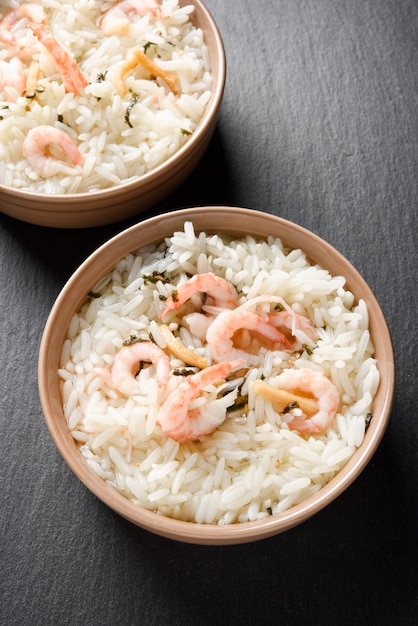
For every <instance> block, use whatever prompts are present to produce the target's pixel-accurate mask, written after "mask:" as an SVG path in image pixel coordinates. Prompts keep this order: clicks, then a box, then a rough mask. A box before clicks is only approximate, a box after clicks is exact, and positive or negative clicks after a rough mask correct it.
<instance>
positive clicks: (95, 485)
mask: <svg viewBox="0 0 418 626" xmlns="http://www.w3.org/2000/svg"><path fill="white" fill-rule="evenodd" d="M188 220H189V221H192V222H193V224H194V228H195V231H196V232H199V231H205V232H215V233H216V232H219V230H221V231H222V232H224V233H229V234H231V235H233V236H237V237H239V236H243V235H245V234H246V233H250V234H251V235H254V236H258V237H262V238H266V237H267V235H270V234H272V235H274V236H277V237H280V238H281V240H282V241H283V243H285V244H286V245H287V246H289V247H290V248H301V249H302V250H303V251H304V252H305V253H306V255H307V256H308V258H310V259H311V261H314V262H316V263H319V264H320V265H321V266H322V267H323V268H325V269H327V270H328V271H329V272H330V273H331V274H332V275H343V276H345V277H346V280H347V283H346V287H347V289H349V290H350V291H352V293H353V294H354V296H355V299H356V301H358V299H359V298H362V299H364V300H365V301H366V303H367V306H368V310H369V317H370V332H371V337H372V340H373V342H374V346H375V357H376V359H377V365H378V369H379V371H380V376H381V382H380V386H379V388H378V391H377V394H376V396H375V400H374V406H373V419H372V420H371V423H370V426H369V428H368V430H367V432H366V434H365V438H364V441H363V443H362V445H361V446H360V447H359V448H358V449H357V451H356V452H355V453H354V455H353V456H352V457H351V459H350V460H349V461H348V463H347V464H346V465H345V467H344V468H343V469H342V470H341V471H340V472H339V473H338V474H337V475H336V476H335V477H334V478H333V479H332V480H331V481H330V482H329V483H328V484H327V485H326V486H324V487H323V488H322V489H321V490H319V491H318V492H317V493H316V495H313V496H311V497H309V498H307V499H306V500H304V501H303V502H302V503H301V504H298V505H295V506H293V507H292V508H290V509H288V510H287V511H285V512H283V513H281V514H278V515H276V516H270V517H268V518H267V519H263V520H259V521H254V522H244V523H235V524H230V525H223V526H221V525H207V524H196V523H190V522H184V521H178V520H174V519H169V518H166V517H163V516H160V515H158V516H157V515H156V514H154V513H152V512H150V511H147V510H145V509H144V508H142V507H140V506H138V505H136V504H134V503H133V502H131V501H129V500H128V499H126V498H125V497H124V496H122V495H120V494H119V493H118V492H116V490H114V489H113V488H111V487H109V486H107V485H106V484H105V483H104V481H103V480H102V479H101V478H99V477H98V476H97V475H96V474H95V473H93V472H92V471H91V470H90V468H89V467H88V466H87V464H86V462H85V460H84V458H83V457H82V455H81V453H80V452H79V449H78V448H77V446H76V444H75V442H74V440H73V439H72V437H71V435H70V432H69V430H68V427H67V424H66V421H65V418H64V414H63V407H62V400H61V396H60V390H59V382H58V376H57V368H58V366H59V357H60V351H61V346H62V344H63V341H64V338H65V335H66V333H67V329H68V327H69V324H70V320H71V318H72V316H73V313H74V312H75V311H76V310H77V309H78V308H79V306H80V305H81V303H82V301H83V300H84V299H85V297H86V294H87V293H88V292H89V291H90V290H91V289H92V287H93V286H94V285H95V284H96V283H97V282H98V280H99V279H100V278H101V277H102V276H103V275H105V274H106V273H107V272H108V271H109V270H111V268H113V267H114V266H115V265H116V263H117V262H118V261H119V260H120V259H122V258H123V257H124V256H125V255H126V254H128V253H130V252H133V251H135V250H136V249H138V248H141V247H142V246H144V245H145V244H150V243H157V242H161V241H162V240H163V238H164V237H166V236H170V235H172V234H173V233H174V232H175V231H177V230H181V229H182V228H183V224H184V222H185V221H188ZM220 225H221V226H220ZM394 377H395V371H394V355H393V349H392V344H391V338H390V334H389V330H388V327H387V324H386V321H385V318H384V315H383V313H382V311H381V309H380V306H379V304H378V302H377V300H376V298H375V296H374V295H373V293H372V291H371V289H370V288H369V286H368V285H367V284H366V282H365V281H364V279H363V278H362V277H361V275H360V274H359V273H358V272H357V270H356V269H355V268H354V267H353V266H352V265H351V264H350V263H349V261H348V260H347V259H345V258H344V257H343V256H342V255H341V254H340V253H339V252H338V251H337V250H336V249H334V248H333V247H332V246H331V245H329V244H328V243H326V242H325V241H324V240H322V239H321V238H320V237H318V236H317V235H315V234H313V233H311V232H309V231H308V230H306V229H304V228H302V227H300V226H298V225H296V224H294V223H292V222H289V221H286V220H284V219H281V218H279V217H275V216H272V215H270V214H267V213H263V212H259V211H255V210H250V209H241V208H231V207H197V208H191V209H182V210H179V211H174V212H172V213H167V214H164V215H160V216H156V217H153V218H151V219H147V220H145V221H143V222H140V223H138V224H136V225H135V226H132V227H130V228H129V229H127V230H125V231H123V232H122V233H120V234H119V235H117V236H115V237H113V238H112V239H111V240H110V241H108V242H107V243H105V244H104V245H102V246H101V247H100V248H99V249H98V250H97V251H96V252H94V253H93V254H92V255H91V256H90V257H89V258H88V259H87V260H86V261H85V262H84V263H83V264H82V265H81V266H80V267H79V269H78V270H77V271H76V272H75V273H74V274H73V276H72V277H71V278H70V280H69V281H68V282H67V284H66V285H65V286H64V288H63V290H62V291H61V293H60V295H59V296H58V298H57V300H56V302H55V304H54V306H53V308H52V311H51V313H50V316H49V318H48V321H47V324H46V327H45V330H44V334H43V337H42V342H41V349H40V356H39V390H40V398H41V403H42V408H43V412H44V416H45V420H46V423H47V426H48V428H49V431H50V434H51V436H52V438H53V440H54V442H55V444H56V446H57V448H58V450H59V451H60V453H61V454H62V456H63V458H64V460H65V461H66V462H67V464H68V465H69V467H70V468H71V469H72V471H73V472H74V473H75V474H76V476H78V478H79V479H80V480H81V481H82V482H83V483H84V485H85V486H87V487H88V489H90V490H91V491H92V492H93V493H94V494H95V495H96V496H97V497H98V498H100V499H101V500H102V501H103V502H104V503H106V504H107V505H108V506H109V507H110V508H111V509H113V510H114V511H116V512H117V513H118V514H120V515H121V516H122V517H124V518H126V519H127V520H129V521H130V522H132V523H133V524H136V525H137V526H139V527H141V528H143V529H146V530H148V531H151V532H153V533H155V534H157V535H161V536H164V537H167V538H170V539H175V540H179V541H182V542H188V543H196V544H212V545H222V544H238V543H244V542H250V541H255V540H259V539H264V538H266V537H270V536H272V535H276V534H278V533H281V532H283V531H286V530H288V529H290V528H292V527H294V526H296V525H297V524H300V523H301V522H304V521H305V520H307V519H308V518H309V517H311V516H313V515H314V514H315V513H317V512H318V511H320V510H321V509H323V508H324V507H326V506H327V505H328V504H329V503H330V502H332V501H333V500H334V499H335V498H337V497H338V496H339V495H340V494H341V493H342V492H343V491H344V490H345V489H347V487H348V486H349V485H350V484H351V483H352V482H353V481H354V480H355V479H356V478H357V477H358V476H359V474H360V473H361V472H362V470H363V469H364V468H365V466H366V465H367V463H368V462H369V461H370V459H371V457H372V456H373V454H374V452H375V451H376V448H377V447H378V445H379V442H380V441H381V439H382V436H383V434H384V431H385V429H386V426H387V423H388V420H389V416H390V410H391V405H392V399H393V391H394Z"/></svg>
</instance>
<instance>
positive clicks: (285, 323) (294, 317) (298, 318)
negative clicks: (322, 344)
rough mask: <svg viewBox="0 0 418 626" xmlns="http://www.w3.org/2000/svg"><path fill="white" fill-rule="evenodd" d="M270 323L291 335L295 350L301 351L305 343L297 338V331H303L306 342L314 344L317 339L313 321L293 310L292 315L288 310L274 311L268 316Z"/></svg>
mask: <svg viewBox="0 0 418 626" xmlns="http://www.w3.org/2000/svg"><path fill="white" fill-rule="evenodd" d="M268 321H269V323H270V324H272V325H273V326H275V327H276V328H279V329H281V330H282V331H283V332H285V331H287V332H288V334H289V335H291V337H292V346H293V349H294V350H299V349H300V348H301V347H302V343H304V342H302V341H300V340H299V339H298V338H297V337H296V335H295V333H296V331H301V332H302V333H303V334H304V335H305V336H306V340H307V341H310V342H312V343H314V342H315V341H316V339H317V334H316V329H315V324H314V323H313V322H312V320H310V319H309V317H306V316H305V315H300V313H296V312H295V311H293V310H292V312H291V313H290V312H289V311H287V310H285V311H274V312H273V313H270V314H269V315H268ZM285 334H286V333H285Z"/></svg>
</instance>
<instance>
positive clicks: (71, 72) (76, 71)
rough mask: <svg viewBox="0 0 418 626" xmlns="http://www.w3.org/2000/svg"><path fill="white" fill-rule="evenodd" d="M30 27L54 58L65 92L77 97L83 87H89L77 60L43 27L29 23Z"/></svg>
mask: <svg viewBox="0 0 418 626" xmlns="http://www.w3.org/2000/svg"><path fill="white" fill-rule="evenodd" d="M28 27H29V28H30V29H31V31H32V32H33V33H34V35H36V37H37V38H38V39H39V41H40V42H41V44H42V45H43V46H44V47H45V48H46V49H47V50H48V52H49V53H50V54H51V55H52V57H53V58H54V61H55V64H56V66H57V70H58V71H59V73H60V74H61V78H62V82H63V84H64V88H65V91H66V92H67V93H73V94H74V95H77V94H78V93H79V91H80V89H81V88H82V87H86V86H87V85H88V80H87V78H86V77H85V76H84V74H83V72H82V71H81V69H80V68H79V66H78V65H77V63H76V62H75V60H74V59H73V58H72V57H71V56H70V54H69V53H68V52H67V51H66V50H65V49H64V48H63V47H62V45H61V44H60V43H59V42H58V41H57V40H56V39H55V37H53V36H52V35H51V33H50V32H49V31H48V30H47V29H46V28H45V27H44V26H43V25H41V24H33V23H32V22H29V24H28Z"/></svg>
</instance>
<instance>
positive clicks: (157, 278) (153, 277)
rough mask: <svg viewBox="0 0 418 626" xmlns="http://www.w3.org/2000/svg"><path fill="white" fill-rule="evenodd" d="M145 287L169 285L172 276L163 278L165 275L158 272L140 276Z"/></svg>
mask: <svg viewBox="0 0 418 626" xmlns="http://www.w3.org/2000/svg"><path fill="white" fill-rule="evenodd" d="M141 278H142V279H143V281H144V283H145V284H146V285H148V284H151V285H156V284H157V283H158V282H161V283H163V284H167V283H170V282H171V281H172V280H173V278H174V276H165V274H164V273H163V274H161V273H160V272H152V274H142V277H141Z"/></svg>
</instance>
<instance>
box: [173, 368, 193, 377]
mask: <svg viewBox="0 0 418 626" xmlns="http://www.w3.org/2000/svg"><path fill="white" fill-rule="evenodd" d="M194 373H195V372H194V370H191V369H188V368H187V367H176V369H174V370H173V371H172V374H173V376H192V374H194Z"/></svg>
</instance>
